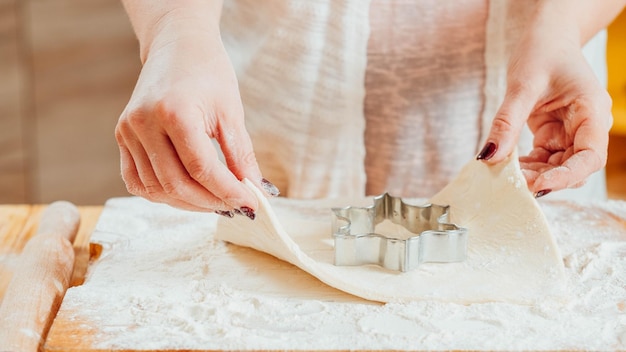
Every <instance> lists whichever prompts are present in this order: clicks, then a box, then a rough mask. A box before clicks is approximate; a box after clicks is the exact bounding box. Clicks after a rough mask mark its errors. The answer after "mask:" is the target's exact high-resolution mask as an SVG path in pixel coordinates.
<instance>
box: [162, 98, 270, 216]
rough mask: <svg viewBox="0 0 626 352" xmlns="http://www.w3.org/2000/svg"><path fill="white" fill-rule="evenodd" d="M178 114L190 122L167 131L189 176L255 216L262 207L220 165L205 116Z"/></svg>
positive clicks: (168, 126) (171, 125)
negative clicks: (206, 128)
mask: <svg viewBox="0 0 626 352" xmlns="http://www.w3.org/2000/svg"><path fill="white" fill-rule="evenodd" d="M177 111H178V112H177V113H178V114H179V115H180V116H186V118H185V119H180V120H177V121H176V123H169V124H165V128H166V132H167V134H168V135H169V136H170V140H171V142H172V144H173V146H174V148H175V150H176V153H177V154H178V156H179V157H180V160H181V162H182V164H183V165H184V167H185V170H186V171H187V173H188V174H189V176H190V177H191V178H192V179H194V180H195V181H196V182H198V183H199V184H200V185H201V186H202V187H204V188H205V189H207V190H210V191H211V193H213V194H214V195H215V196H216V197H217V198H219V199H220V200H222V201H223V202H224V203H226V204H227V205H229V206H230V207H231V208H233V209H239V210H242V209H244V212H246V213H247V212H250V211H252V212H254V210H255V209H257V207H258V204H257V200H256V197H255V196H254V194H253V193H252V192H251V191H250V190H248V189H247V188H246V187H245V186H244V185H243V184H242V183H241V182H239V180H238V179H237V178H236V177H235V175H233V174H232V173H231V172H230V171H229V170H228V168H227V167H226V165H224V164H222V163H221V162H220V161H219V158H218V155H217V151H216V150H215V148H214V147H213V144H212V143H211V140H210V137H209V135H208V134H207V132H206V131H205V126H204V124H203V123H201V122H202V121H203V116H202V115H201V114H200V113H199V112H198V111H190V110H189V109H184V108H183V109H178V110H177ZM165 116H169V115H167V114H166V115H165ZM252 217H253V215H252Z"/></svg>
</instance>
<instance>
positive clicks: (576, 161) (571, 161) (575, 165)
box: [531, 150, 602, 193]
mask: <svg viewBox="0 0 626 352" xmlns="http://www.w3.org/2000/svg"><path fill="white" fill-rule="evenodd" d="M601 165H602V163H601V162H600V158H599V156H598V155H597V154H596V153H595V152H594V151H592V150H583V151H580V152H578V153H575V154H574V155H572V156H571V157H570V158H568V159H567V160H565V162H564V163H563V164H562V165H560V166H556V167H553V168H550V169H548V170H546V171H544V172H542V173H541V174H540V175H539V176H538V177H537V178H536V180H535V182H534V184H533V187H532V189H531V191H533V192H535V193H537V192H541V191H545V190H550V191H557V190H561V189H565V188H576V187H578V186H580V185H582V184H583V183H584V182H585V180H586V179H587V178H588V177H589V176H590V175H591V174H592V173H594V172H596V171H598V170H599V169H600V168H601Z"/></svg>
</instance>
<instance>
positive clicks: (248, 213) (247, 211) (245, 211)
mask: <svg viewBox="0 0 626 352" xmlns="http://www.w3.org/2000/svg"><path fill="white" fill-rule="evenodd" d="M239 210H240V211H241V212H242V213H243V215H245V216H247V217H249V218H250V220H254V218H256V214H255V213H254V210H252V208H250V207H241V208H239Z"/></svg>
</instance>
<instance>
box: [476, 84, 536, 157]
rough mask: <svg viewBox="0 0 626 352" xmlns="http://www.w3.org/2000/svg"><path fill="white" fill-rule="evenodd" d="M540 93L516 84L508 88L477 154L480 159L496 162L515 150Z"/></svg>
mask: <svg viewBox="0 0 626 352" xmlns="http://www.w3.org/2000/svg"><path fill="white" fill-rule="evenodd" d="M537 99H538V95H536V94H534V93H533V92H532V91H531V90H530V89H528V88H523V87H521V85H516V86H515V87H514V88H511V87H510V86H509V87H508V88H507V91H506V94H505V96H504V101H503V102H502V105H500V108H499V109H498V112H497V113H496V116H495V118H494V119H493V122H492V123H491V130H490V132H489V135H488V136H487V139H486V140H485V145H484V146H483V148H482V150H481V151H480V152H479V153H478V155H477V156H476V159H478V160H484V161H487V162H488V163H490V164H496V163H499V162H501V161H503V160H504V159H505V158H506V157H507V156H509V154H511V153H512V152H513V150H514V149H515V147H516V145H517V141H518V139H519V135H520V133H521V131H522V128H523V127H524V124H525V123H526V121H527V120H528V116H529V115H530V114H531V112H532V111H533V109H534V106H535V103H536V102H537Z"/></svg>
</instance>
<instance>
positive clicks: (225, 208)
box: [115, 31, 278, 219]
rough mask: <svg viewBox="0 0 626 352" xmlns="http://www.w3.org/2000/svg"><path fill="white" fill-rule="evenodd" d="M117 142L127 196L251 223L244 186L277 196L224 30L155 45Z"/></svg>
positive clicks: (251, 203)
mask: <svg viewBox="0 0 626 352" xmlns="http://www.w3.org/2000/svg"><path fill="white" fill-rule="evenodd" d="M115 137H116V139H117V143H118V145H119V149H120V157H121V168H122V177H123V179H124V182H125V183H126V187H127V189H128V191H129V192H130V193H132V194H134V195H138V196H141V197H144V198H147V199H149V200H151V201H155V202H161V203H167V204H169V205H172V206H175V207H178V208H183V209H188V210H196V211H215V212H217V213H219V214H221V215H226V216H231V217H232V215H233V214H243V215H246V216H248V217H249V218H251V219H254V216H255V211H256V209H257V207H258V204H257V200H256V197H255V196H254V194H253V193H252V192H251V191H250V190H249V189H247V188H246V187H245V186H244V184H243V183H241V182H240V181H241V180H242V179H244V178H247V179H249V180H250V181H252V182H253V183H255V184H256V185H257V186H258V187H260V188H261V189H264V190H265V192H266V193H268V194H269V195H277V194H278V189H276V187H274V186H273V185H272V184H271V183H270V182H269V181H267V180H265V179H263V178H262V176H261V172H260V170H259V167H258V164H257V162H256V159H255V156H254V152H253V149H252V143H251V141H250V137H249V135H248V133H247V131H246V129H245V125H244V113H243V107H242V104H241V98H240V95H239V89H238V84H237V79H236V76H235V73H234V70H233V67H232V64H231V62H230V60H229V58H228V56H227V54H226V52H225V50H224V47H223V45H222V42H221V39H220V38H219V33H217V34H210V33H206V32H200V31H198V32H193V31H185V32H182V33H176V35H171V32H170V33H168V35H166V36H164V37H162V38H157V39H155V40H154V41H152V42H151V44H150V48H149V52H148V54H147V55H146V56H145V63H144V65H143V68H142V70H141V74H140V76H139V79H138V81H137V85H136V86H135V90H134V91H133V94H132V96H131V98H130V101H129V103H128V105H127V106H126V108H125V109H124V111H123V112H122V114H121V116H120V118H119V122H118V124H117V126H116V130H115ZM211 139H215V140H216V141H217V143H218V144H219V146H220V148H221V150H222V152H223V154H224V157H225V164H224V163H223V162H221V161H220V160H219V153H218V151H217V150H216V148H215V147H214V144H213V143H212V141H211Z"/></svg>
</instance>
